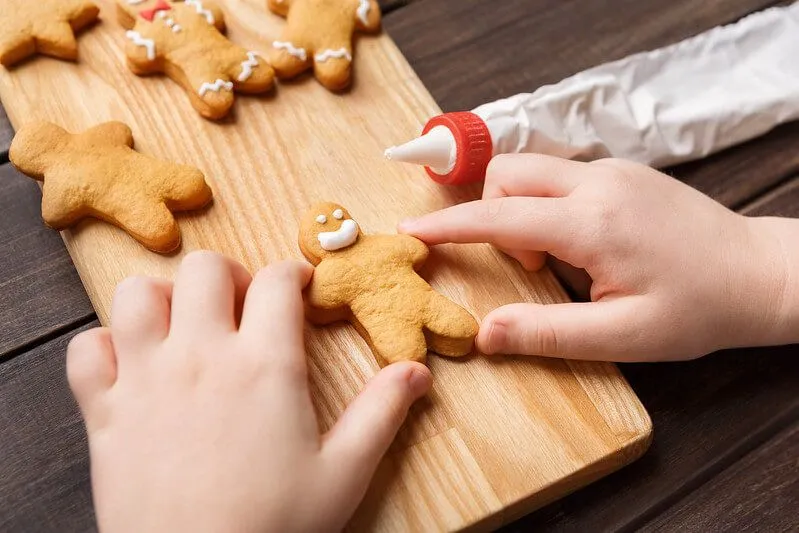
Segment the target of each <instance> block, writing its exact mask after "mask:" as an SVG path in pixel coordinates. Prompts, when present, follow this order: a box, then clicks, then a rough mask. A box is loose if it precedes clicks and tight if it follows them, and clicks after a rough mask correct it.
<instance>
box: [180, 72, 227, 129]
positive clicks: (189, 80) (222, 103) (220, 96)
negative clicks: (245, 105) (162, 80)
mask: <svg viewBox="0 0 799 533" xmlns="http://www.w3.org/2000/svg"><path fill="white" fill-rule="evenodd" d="M170 77H174V76H171V75H170ZM175 78H176V79H181V83H182V84H183V86H184V88H185V89H186V92H187V93H188V94H189V99H190V100H191V104H192V106H194V109H196V110H197V111H198V112H199V113H200V114H201V115H202V116H204V117H206V118H210V119H220V118H222V117H224V116H225V115H227V113H228V111H230V108H231V107H232V106H233V101H234V95H233V88H234V84H233V81H231V79H230V77H229V76H228V75H227V73H224V72H219V71H217V70H214V69H213V68H211V67H210V66H209V68H198V67H197V66H196V65H194V66H193V67H192V68H191V69H186V70H184V71H183V76H182V77H180V78H177V77H175Z"/></svg>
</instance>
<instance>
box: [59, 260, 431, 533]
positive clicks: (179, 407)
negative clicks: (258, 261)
mask: <svg viewBox="0 0 799 533" xmlns="http://www.w3.org/2000/svg"><path fill="white" fill-rule="evenodd" d="M311 272H312V269H311V267H310V266H308V265H305V264H301V263H294V262H286V263H280V264H276V265H273V266H270V267H268V268H266V269H264V270H262V271H261V272H259V273H258V275H257V276H256V277H255V279H254V280H252V279H251V278H250V275H249V274H248V273H247V272H246V270H245V269H244V268H243V267H242V266H241V265H239V264H238V263H235V262H233V261H230V260H227V259H225V258H223V257H221V256H219V255H217V254H213V253H208V252H203V253H193V254H190V255H189V256H187V257H186V259H185V260H184V261H183V264H182V265H181V267H180V271H179V272H178V274H177V277H176V279H175V282H174V285H173V284H172V283H167V282H165V281H159V280H154V279H145V278H133V279H129V280H127V281H125V282H123V283H122V284H120V286H119V288H118V289H117V293H116V296H115V298H114V303H113V309H112V326H111V328H110V329H108V328H104V329H95V330H91V331H88V332H85V333H82V334H80V335H78V336H77V337H75V339H73V341H72V343H71V344H70V346H69V350H68V354H67V367H68V375H69V381H70V385H71V386H72V389H73V391H74V393H75V396H76V398H77V400H78V403H79V404H80V408H81V411H82V413H83V416H84V418H85V420H86V427H87V430H88V434H89V447H90V452H91V467H92V485H93V490H94V498H95V504H96V512H97V518H98V522H99V525H100V529H101V530H102V531H105V532H120V531H132V532H134V531H135V532H139V531H148V532H159V531H165V532H166V531H168V532H172V531H192V532H201V531H235V532H249V531H252V532H263V531H281V532H283V531H333V530H337V529H341V528H342V527H343V526H344V524H345V523H346V521H347V519H348V518H349V517H350V515H351V514H352V513H353V512H354V510H355V508H356V506H357V505H358V503H359V502H360V500H361V499H362V497H363V495H364V493H365V491H366V489H367V486H368V484H369V481H370V479H371V477H372V474H373V473H374V471H375V468H376V467H377V464H378V462H379V461H380V459H381V457H382V456H383V454H384V452H385V451H386V449H387V448H388V446H389V444H390V443H391V441H392V440H393V438H394V436H395V434H396V432H397V430H398V429H399V427H400V425H401V424H402V422H403V420H404V418H405V416H406V414H407V411H408V408H409V406H410V405H411V404H412V403H413V401H414V400H416V399H417V398H419V397H420V396H422V395H424V394H425V393H426V392H427V391H428V389H429V388H430V385H431V376H430V373H429V371H428V370H427V368H426V367H424V366H423V365H419V364H415V363H406V364H397V365H392V366H390V367H388V368H386V369H384V370H382V371H381V372H380V373H379V374H378V375H377V376H376V377H375V378H374V379H373V380H372V382H371V383H370V384H369V385H367V387H366V389H365V390H364V391H363V393H362V394H361V396H360V397H359V398H358V399H356V400H355V402H354V403H353V404H352V405H351V406H350V408H349V409H348V411H347V412H346V413H345V414H344V415H343V417H342V419H341V420H339V422H338V424H337V425H336V426H335V427H334V428H333V429H332V430H331V431H330V432H329V433H327V434H326V435H324V436H320V434H319V429H318V426H317V420H316V416H315V413H314V408H313V405H312V403H311V397H310V393H309V385H308V376H307V369H306V356H305V351H304V348H303V303H302V296H301V291H302V289H303V287H304V286H305V285H306V284H307V283H308V280H309V279H310V277H311ZM239 317H240V319H239Z"/></svg>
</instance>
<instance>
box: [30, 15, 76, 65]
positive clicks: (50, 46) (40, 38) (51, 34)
mask: <svg viewBox="0 0 799 533" xmlns="http://www.w3.org/2000/svg"><path fill="white" fill-rule="evenodd" d="M36 49H37V50H38V51H39V52H40V53H42V54H44V55H48V56H52V57H58V58H61V59H69V60H72V61H74V60H76V59H77V58H78V42H77V40H76V39H75V34H74V33H73V31H72V26H70V25H69V24H68V23H66V22H58V23H50V24H47V25H43V26H42V27H41V28H38V29H37V35H36Z"/></svg>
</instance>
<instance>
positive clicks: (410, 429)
mask: <svg viewBox="0 0 799 533" xmlns="http://www.w3.org/2000/svg"><path fill="white" fill-rule="evenodd" d="M99 3H100V5H101V6H102V15H101V16H102V22H101V23H100V24H99V25H97V26H95V27H94V28H92V29H90V30H88V31H86V32H84V33H83V34H82V35H81V36H80V38H79V43H80V54H81V56H80V62H79V63H77V64H71V63H66V62H61V61H56V60H53V59H49V58H43V57H40V58H36V59H34V60H33V61H29V62H27V63H25V64H23V65H21V66H19V67H18V68H16V69H14V70H12V71H10V72H9V71H6V70H3V69H2V68H0V97H1V98H2V102H3V105H4V106H5V107H6V110H7V111H8V115H9V117H10V119H11V121H12V123H13V125H14V126H15V127H17V128H19V127H20V126H21V125H22V124H24V123H25V122H26V121H29V120H34V119H47V120H51V121H54V122H56V123H58V124H60V125H61V126H63V127H65V128H67V129H68V130H71V131H81V130H83V129H85V128H88V127H91V126H93V125H95V124H97V123H100V122H104V121H108V120H121V121H123V122H125V123H127V124H129V125H130V126H131V128H132V129H133V132H134V136H135V139H136V146H137V149H138V150H140V151H141V152H143V153H146V154H151V155H154V156H156V157H159V158H162V159H167V160H172V161H177V162H181V163H186V164H191V165H194V166H197V167H199V168H200V169H201V170H203V171H204V172H205V174H206V176H207V178H208V181H209V183H210V184H211V186H212V188H213V190H214V193H215V200H214V203H213V205H212V206H211V207H210V208H209V209H207V210H206V211H203V212H200V213H196V214H190V215H184V216H180V217H179V221H180V226H181V229H182V232H183V247H182V249H181V251H180V253H178V254H175V255H172V256H169V257H163V256H159V255H156V254H154V253H151V252H148V251H147V250H145V249H144V248H142V247H141V246H140V245H138V244H137V243H136V242H134V241H133V240H132V239H131V238H129V237H128V236H127V235H126V234H125V233H123V232H122V231H120V230H118V229H116V228H114V227H112V226H110V225H107V224H103V223H99V222H95V221H87V222H84V223H82V224H81V225H80V226H79V227H77V228H76V229H75V230H74V231H69V232H65V233H64V240H65V241H66V244H67V247H68V249H69V252H70V254H71V255H72V258H73V260H74V262H75V265H76V266H77V269H78V271H79V272H80V276H81V279H82V280H83V283H84V285H85V286H86V290H87V291H88V293H89V296H90V298H91V300H92V302H93V304H94V306H95V309H96V310H97V314H98V315H99V317H100V319H101V321H102V322H104V323H108V319H109V307H110V302H111V296H112V293H113V291H114V287H115V286H116V284H117V283H118V282H119V281H120V280H121V279H123V278H124V277H126V276H128V275H132V274H142V275H152V276H163V277H168V278H171V277H172V276H173V274H174V272H175V269H176V268H177V266H178V264H179V262H180V260H181V257H182V255H183V254H185V253H187V252H189V251H191V250H196V249H201V248H202V249H211V250H217V251H219V252H222V253H224V254H227V255H229V256H232V257H234V258H236V259H238V260H240V261H242V262H243V263H244V264H245V265H246V266H247V267H248V268H250V269H251V270H253V271H254V270H256V269H257V268H259V267H261V266H263V265H265V264H267V263H269V262H270V261H275V260H278V259H283V258H289V257H294V258H301V255H300V252H299V250H298V248H297V245H296V236H297V229H298V226H297V219H298V217H299V216H300V214H302V213H303V212H304V211H305V210H306V208H307V207H308V206H309V205H310V204H311V203H313V202H315V201H319V200H331V201H336V202H338V203H341V204H343V205H345V206H346V207H347V208H349V210H350V211H351V213H352V214H353V216H354V217H355V218H356V219H357V220H358V221H359V223H360V224H361V226H362V228H364V229H365V230H366V231H367V232H371V233H376V232H393V231H394V229H395V226H396V224H397V222H398V221H399V220H401V219H402V218H404V217H408V216H415V215H420V214H422V213H425V212H428V211H431V210H434V209H439V208H442V207H444V206H447V205H451V204H453V203H456V202H461V201H465V200H470V199H473V198H475V197H476V196H477V195H478V194H479V188H477V187H473V188H461V189H453V188H445V187H442V186H438V185H436V184H434V183H433V182H432V181H431V180H429V179H428V178H427V177H426V176H425V175H424V174H423V172H422V171H420V170H418V169H414V168H409V167H407V166H401V165H397V164H392V163H389V162H386V161H384V160H383V159H382V157H381V155H382V151H383V149H384V148H385V147H387V146H390V145H393V144H396V143H398V142H401V141H403V140H406V139H409V138H411V137H413V136H415V135H417V134H418V133H419V131H420V128H421V126H422V124H424V122H425V121H426V119H427V118H428V117H430V116H432V115H435V114H437V113H439V112H440V110H439V108H438V107H437V106H436V104H435V102H434V101H433V100H432V98H431V97H430V95H429V94H428V92H427V91H426V90H425V88H424V86H423V85H422V84H421V82H420V81H419V79H418V78H417V77H416V75H415V74H414V72H413V70H411V68H410V66H409V65H408V64H407V62H406V61H405V59H404V58H403V56H402V55H401V54H400V52H399V51H398V50H397V48H396V46H395V45H394V43H393V42H392V40H391V39H390V38H389V36H387V35H385V34H383V35H381V36H379V37H362V38H359V39H358V42H357V45H356V54H355V55H356V60H355V75H356V80H355V84H354V86H353V89H352V91H351V92H349V93H347V94H344V95H334V94H331V93H329V92H327V91H326V90H324V89H323V88H322V87H321V86H320V85H319V84H318V83H316V82H315V81H314V80H313V79H311V78H309V77H306V78H303V79H301V80H299V81H296V82H291V83H283V84H281V85H280V86H279V88H278V90H277V91H276V93H275V94H274V95H270V96H266V97H246V96H237V103H236V105H235V108H234V109H235V111H234V114H233V115H232V117H231V118H230V119H229V120H226V121H224V122H222V123H214V122H209V121H206V120H204V119H202V118H200V117H199V116H198V115H197V113H196V112H195V111H194V110H193V109H192V108H191V106H190V105H189V102H188V100H187V97H186V95H185V94H184V93H183V91H182V90H181V89H180V88H179V87H178V86H177V85H176V84H174V83H173V82H172V81H170V80H168V79H167V78H165V77H158V76H156V77H151V78H139V77H136V76H134V75H133V74H132V73H130V72H129V71H128V70H127V68H126V66H125V61H124V56H123V47H124V44H125V36H124V30H123V29H122V28H121V27H120V26H119V25H118V24H117V22H116V16H115V10H114V6H113V4H112V2H111V1H110V0H105V1H101V2H99ZM223 5H224V7H225V12H226V15H227V21H228V28H229V29H228V35H229V37H230V38H231V40H233V41H234V42H236V43H239V44H242V45H244V46H246V47H249V48H250V49H253V50H266V49H267V48H268V46H269V43H271V41H272V40H274V39H275V38H277V37H279V35H280V31H281V28H282V27H283V24H284V21H283V19H281V18H279V17H277V16H274V15H272V14H271V13H269V12H267V10H266V8H265V0H228V1H227V2H224V3H223ZM423 274H424V275H425V276H426V277H427V278H428V279H429V280H430V281H431V283H432V284H433V286H434V287H436V288H437V289H438V290H440V291H441V292H442V293H444V294H446V295H447V296H449V297H450V298H452V299H453V300H455V301H457V302H459V303H461V304H462V305H464V306H465V307H467V308H468V309H470V310H471V311H472V312H473V313H474V314H475V315H477V316H478V317H483V316H485V315H486V313H487V312H488V311H490V310H491V309H494V308H495V307H497V306H499V305H501V304H506V303H511V302H519V301H532V302H543V303H555V302H562V301H565V300H566V297H565V295H564V292H563V290H562V289H561V287H560V286H559V285H558V283H557V282H556V280H555V279H554V278H553V276H552V275H551V274H550V273H549V272H547V271H545V272H542V273H538V274H528V273H525V272H524V271H523V270H522V269H521V268H520V267H519V266H518V265H517V264H515V262H513V261H511V260H509V259H507V258H506V257H504V256H503V255H502V254H500V253H498V252H496V251H495V250H493V249H492V248H490V247H488V246H483V245H471V246H442V247H438V248H436V249H435V250H434V251H433V254H432V256H431V260H430V261H429V263H428V265H427V266H426V268H425V270H424V271H423ZM307 342H308V352H309V357H310V361H311V363H310V369H311V380H312V384H313V392H314V401H315V404H316V407H317V410H318V414H319V417H320V425H321V426H322V427H323V428H325V429H326V428H329V427H330V426H331V425H332V423H333V422H334V421H335V419H336V418H337V417H338V415H339V414H340V413H341V412H342V411H343V409H344V407H345V406H346V405H347V403H348V402H349V401H350V400H352V398H353V397H354V396H355V395H356V394H357V392H358V391H359V390H360V388H361V387H362V385H363V383H364V382H365V381H366V380H367V379H368V378H369V377H370V376H372V375H373V374H374V373H375V372H376V371H377V370H378V368H377V365H376V363H375V360H374V358H373V357H372V354H371V353H370V352H369V349H368V348H367V346H366V344H365V343H364V342H363V340H362V339H361V338H360V337H358V335H357V334H356V333H355V331H354V330H353V329H352V328H351V327H349V326H346V325H342V326H335V327H329V328H324V329H316V328H311V327H309V328H308V330H307ZM430 367H431V369H432V371H433V373H434V375H435V378H436V383H435V387H434V391H433V393H432V394H431V396H430V397H429V399H428V400H426V401H424V402H423V403H422V404H420V405H417V406H416V407H415V408H414V410H413V412H412V415H411V417H410V418H409V420H408V423H407V424H406V427H405V428H404V429H403V431H402V432H401V435H400V437H399V439H398V440H397V442H396V443H395V445H394V447H393V448H392V451H391V452H390V454H389V455H388V456H387V458H386V459H385V461H384V462H383V464H382V466H381V468H380V470H379V472H378V475H377V477H376V479H375V482H374V483H373V485H372V488H371V490H370V492H369V494H368V496H367V498H366V501H365V502H364V504H363V505H362V506H361V508H360V510H359V511H358V513H357V514H356V516H355V517H354V518H353V520H352V522H351V524H350V528H349V529H350V530H352V531H437V530H458V529H462V528H465V527H470V526H471V527H474V528H475V529H488V528H493V527H497V526H499V525H500V524H502V523H505V522H507V521H510V520H512V519H513V518H516V517H518V516H520V515H523V514H526V513H528V512H530V511H532V510H533V509H535V508H537V507H540V506H542V505H543V504H545V503H547V502H549V501H551V500H553V499H556V498H558V497H560V496H563V495H564V494H566V493H568V492H570V491H573V490H575V489H576V488H578V487H580V486H582V485H585V484H587V483H589V482H591V481H592V480H594V479H597V478H599V477H600V476H603V475H605V474H607V473H609V472H611V471H613V470H616V469H618V468H619V467H621V466H622V465H624V464H626V463H629V462H630V461H632V460H634V459H636V458H637V457H639V456H640V455H641V454H642V453H643V452H644V451H645V450H646V448H647V446H648V444H649V442H650V439H651V422H650V420H649V417H648V415H647V413H646V412H645V411H644V409H643V407H642V406H641V404H640V402H639V401H638V399H637V398H636V396H635V394H634V393H633V391H632V390H631V389H630V387H629V386H628V384H627V383H626V382H625V380H624V379H623V377H622V376H621V374H620V373H619V371H618V370H617V368H616V367H615V366H614V365H612V364H605V363H585V362H567V361H562V360H552V359H545V358H531V357H491V358H486V357H482V356H476V357H472V358H469V359H466V360H447V359H442V358H438V357H431V358H430Z"/></svg>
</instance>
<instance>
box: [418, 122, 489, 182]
mask: <svg viewBox="0 0 799 533" xmlns="http://www.w3.org/2000/svg"><path fill="white" fill-rule="evenodd" d="M436 126H445V127H446V128H448V129H449V131H451V132H452V135H453V136H454V137H455V146H456V148H457V151H456V156H455V166H454V167H453V169H452V170H451V171H450V172H449V173H448V174H439V173H437V172H435V171H434V170H433V169H431V168H430V167H425V170H426V171H427V174H428V175H429V176H430V177H431V178H433V180H435V181H437V182H438V183H441V184H444V185H465V184H467V183H474V182H476V181H482V180H484V179H485V176H486V169H487V168H488V162H489V161H491V156H492V154H493V151H494V147H493V143H492V142H491V133H490V132H489V131H488V126H486V123H485V122H484V121H483V119H481V118H480V117H478V116H477V115H475V114H474V113H471V112H469V111H460V112H457V113H445V114H443V115H439V116H437V117H433V118H432V119H430V121H429V122H428V123H427V125H426V126H425V127H424V131H423V132H422V135H424V134H426V133H427V132H429V131H430V130H432V129H433V128H435V127H436Z"/></svg>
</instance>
